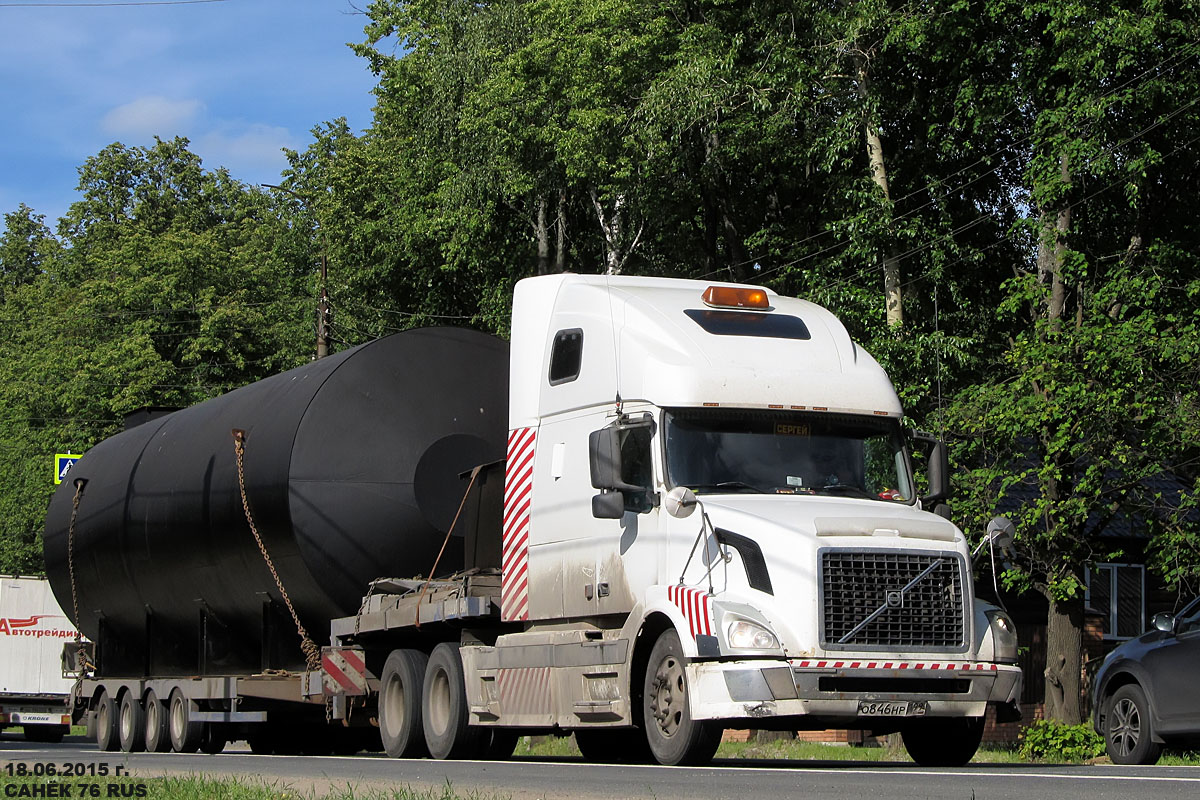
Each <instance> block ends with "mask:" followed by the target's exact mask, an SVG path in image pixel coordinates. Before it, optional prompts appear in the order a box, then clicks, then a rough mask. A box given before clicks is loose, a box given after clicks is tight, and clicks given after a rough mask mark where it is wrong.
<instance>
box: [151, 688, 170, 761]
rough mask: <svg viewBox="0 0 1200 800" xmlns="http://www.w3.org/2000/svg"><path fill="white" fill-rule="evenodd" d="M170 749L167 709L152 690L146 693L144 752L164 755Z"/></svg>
mask: <svg viewBox="0 0 1200 800" xmlns="http://www.w3.org/2000/svg"><path fill="white" fill-rule="evenodd" d="M170 749H171V733H170V731H168V730H167V707H166V705H165V704H164V703H163V701H162V700H159V699H158V695H157V694H155V693H154V690H153V689H151V690H150V691H148V692H146V751H147V752H150V753H165V752H167V751H168V750H170Z"/></svg>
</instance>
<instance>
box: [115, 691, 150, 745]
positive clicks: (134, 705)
mask: <svg viewBox="0 0 1200 800" xmlns="http://www.w3.org/2000/svg"><path fill="white" fill-rule="evenodd" d="M117 737H118V738H119V739H120V740H121V749H122V750H123V751H125V752H126V753H140V752H141V751H142V750H144V749H146V717H145V712H144V711H143V710H142V704H141V702H140V701H139V700H138V699H137V697H136V696H135V695H134V693H133V692H125V693H124V694H123V695H121V704H120V710H119V713H118V716H117Z"/></svg>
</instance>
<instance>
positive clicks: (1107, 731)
mask: <svg viewBox="0 0 1200 800" xmlns="http://www.w3.org/2000/svg"><path fill="white" fill-rule="evenodd" d="M1104 719H1105V723H1104V747H1105V749H1106V750H1107V751H1108V757H1109V758H1111V759H1112V762H1113V763H1114V764H1155V763H1157V762H1158V757H1159V756H1161V755H1162V745H1161V744H1159V743H1158V742H1155V741H1154V723H1153V722H1151V721H1150V703H1149V702H1148V701H1147V700H1146V693H1145V692H1144V691H1142V687H1141V686H1138V685H1137V684H1136V683H1129V684H1126V685H1125V686H1122V687H1121V688H1120V689H1117V691H1116V692H1114V693H1113V696H1112V699H1111V700H1110V701H1109V703H1108V714H1106V715H1105V718H1104Z"/></svg>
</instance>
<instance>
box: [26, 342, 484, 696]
mask: <svg viewBox="0 0 1200 800" xmlns="http://www.w3.org/2000/svg"><path fill="white" fill-rule="evenodd" d="M507 405H508V346H507V344H505V343H504V342H503V341H501V340H499V339H496V338H495V337H492V336H489V335H486V334H482V333H478V332H475V331H469V330H464V329H456V328H423V329H416V330H411V331H406V332H403V333H398V334H395V335H393V336H389V337H386V338H384V339H379V340H377V341H374V342H370V343H369V344H365V345H362V346H360V347H356V348H354V349H351V350H347V351H345V352H342V353H338V354H336V355H333V356H330V357H328V358H324V359H321V360H319V361H314V362H312V363H310V364H307V365H305V366H303V367H300V368H298V369H294V370H291V371H290V372H285V373H283V374H281V375H276V376H274V377H271V378H267V379H266V380H263V381H259V382H257V383H254V384H251V385H249V386H244V387H242V388H240V389H237V390H234V391H232V392H230V393H229V394H226V395H223V396H221V397H217V398H214V399H212V400H209V401H206V402H204V403H200V404H199V405H196V406H194V407H192V408H188V409H185V410H182V411H177V412H175V413H173V414H169V415H167V416H164V417H160V418H158V419H154V420H151V421H149V422H146V423H144V424H142V425H139V426H138V427H136V428H133V429H131V430H128V431H125V432H124V433H120V434H117V435H116V436H113V437H111V438H110V439H107V440H105V441H103V442H101V443H100V444H98V445H96V446H95V447H94V448H92V449H91V450H90V451H88V452H87V454H85V455H84V456H83V458H82V459H80V460H79V461H78V462H77V463H76V464H75V465H74V466H73V467H72V469H71V472H70V473H69V479H68V480H66V481H64V483H63V484H62V486H60V487H59V489H58V491H57V492H56V493H55V495H54V497H53V498H52V500H51V503H50V509H49V512H48V514H47V518H46V535H45V557H46V570H47V573H48V575H49V578H50V582H51V585H52V587H53V589H54V593H55V596H56V597H57V598H58V600H59V602H60V603H61V604H62V606H63V608H65V609H71V608H72V605H73V602H72V585H71V584H72V582H71V578H70V575H69V570H68V563H67V550H68V528H69V524H70V517H71V510H72V503H73V499H74V496H75V482H76V481H77V480H78V479H80V478H82V479H84V480H86V484H85V485H84V488H83V492H82V495H81V497H80V501H79V510H78V514H77V519H76V523H75V531H74V567H75V579H74V588H75V592H76V596H77V597H78V605H79V617H80V618H79V620H78V624H79V627H80V629H81V630H82V631H83V632H84V633H85V634H86V635H87V636H88V637H89V638H92V639H93V640H99V642H100V647H101V651H102V653H104V652H107V653H108V654H109V658H108V665H107V666H108V668H107V669H105V672H107V673H108V674H118V673H139V672H148V673H154V674H179V673H182V674H191V673H194V672H197V671H200V672H203V671H210V670H218V668H223V669H225V670H235V669H249V668H254V667H256V666H262V665H266V664H267V663H268V662H270V661H271V657H270V655H269V651H270V650H271V649H272V648H273V647H275V646H276V644H275V643H272V642H270V641H267V640H268V639H270V638H272V634H271V630H272V628H273V626H274V627H275V628H276V629H278V625H277V624H276V623H277V622H278V620H279V618H280V617H281V616H283V617H286V615H285V614H282V613H281V608H282V606H281V604H280V600H281V598H280V596H279V591H278V590H277V588H276V585H275V581H274V580H273V579H272V577H271V574H270V572H269V570H268V568H267V566H266V565H265V563H264V559H263V556H262V554H261V552H260V550H259V548H258V546H257V544H256V543H255V541H254V538H253V536H252V534H251V532H250V529H249V526H248V524H247V522H246V518H245V514H244V511H243V508H242V500H241V495H240V491H239V484H238V477H237V469H236V459H235V452H234V440H233V436H232V433H231V432H232V430H233V429H235V428H238V429H243V430H245V431H246V445H245V459H244V464H245V485H246V491H247V494H248V497H249V501H250V504H251V508H252V511H253V513H254V518H255V522H256V524H257V526H258V530H259V532H260V533H261V535H262V538H263V541H264V543H265V545H266V547H267V549H268V551H269V553H270V556H271V558H272V560H273V561H274V564H275V567H276V569H277V571H278V573H279V576H280V578H281V579H282V581H283V585H284V587H285V589H286V591H287V592H288V594H289V595H290V597H291V599H292V602H293V603H294V604H295V606H296V609H297V611H298V612H299V615H300V617H301V620H302V621H303V622H304V623H305V625H306V627H308V629H309V632H310V633H311V634H312V636H313V638H314V639H315V640H317V641H318V643H321V642H324V641H326V640H327V639H328V623H329V620H330V619H331V618H334V617H339V616H349V615H353V614H354V613H355V612H356V610H357V609H358V607H359V603H360V601H361V598H362V596H363V594H364V592H365V590H366V588H367V584H368V583H369V582H370V581H371V580H372V579H374V578H378V577H385V576H390V577H396V576H401V577H411V576H415V575H428V574H429V572H430V570H431V568H432V567H433V563H434V559H435V558H436V557H437V554H438V551H439V549H440V548H441V547H442V543H443V540H444V539H445V533H446V531H447V530H448V528H449V527H450V524H451V521H452V520H453V518H454V514H455V511H456V510H457V509H458V506H459V502H460V501H461V500H462V497H463V493H464V491H465V490H466V488H467V482H466V481H465V480H463V479H461V478H460V477H459V476H460V474H461V473H463V472H465V471H467V470H470V469H471V468H472V467H473V466H476V465H479V464H484V463H488V462H491V461H496V460H499V459H502V458H503V457H504V447H505V431H506V428H507V419H506V416H507ZM455 534H456V536H453V537H451V539H450V544H449V546H448V547H447V551H446V553H445V555H443V556H442V560H441V562H440V564H439V566H438V573H439V574H447V573H449V572H451V571H453V570H454V569H456V568H461V566H462V558H463V556H462V539H461V531H459V530H456V531H455ZM272 620H275V622H272ZM286 626H290V627H293V630H294V626H291V623H290V621H288V622H286ZM283 639H284V640H289V639H290V640H291V642H289V647H290V644H291V643H294V633H293V634H291V636H283ZM214 643H216V644H214ZM105 648H107V650H105ZM297 657H298V654H297ZM292 660H293V659H292V658H291V657H290V656H289V657H285V661H288V662H289V663H290V662H291V661H292Z"/></svg>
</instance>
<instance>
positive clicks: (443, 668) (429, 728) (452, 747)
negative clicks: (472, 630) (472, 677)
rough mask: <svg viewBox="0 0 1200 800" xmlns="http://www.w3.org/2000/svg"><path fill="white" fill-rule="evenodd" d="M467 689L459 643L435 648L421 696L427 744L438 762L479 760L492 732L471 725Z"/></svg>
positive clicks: (449, 643) (423, 726)
mask: <svg viewBox="0 0 1200 800" xmlns="http://www.w3.org/2000/svg"><path fill="white" fill-rule="evenodd" d="M469 719H470V714H469V712H468V709H467V686H466V680H465V679H464V677H463V666H462V656H461V655H460V654H459V651H458V643H457V642H442V643H441V644H439V645H438V646H437V647H435V648H433V652H432V653H431V654H430V656H429V664H428V665H427V666H426V668H425V681H424V684H423V688H422V692H421V723H422V728H424V730H425V744H426V745H427V746H428V747H429V754H430V755H431V756H433V757H434V758H439V759H444V758H477V757H478V756H480V755H482V754H483V749H484V747H485V746H486V744H487V740H486V739H485V738H484V735H485V734H487V733H488V732H487V731H486V730H483V729H482V728H478V727H473V726H471V725H469V724H468V721H469Z"/></svg>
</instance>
